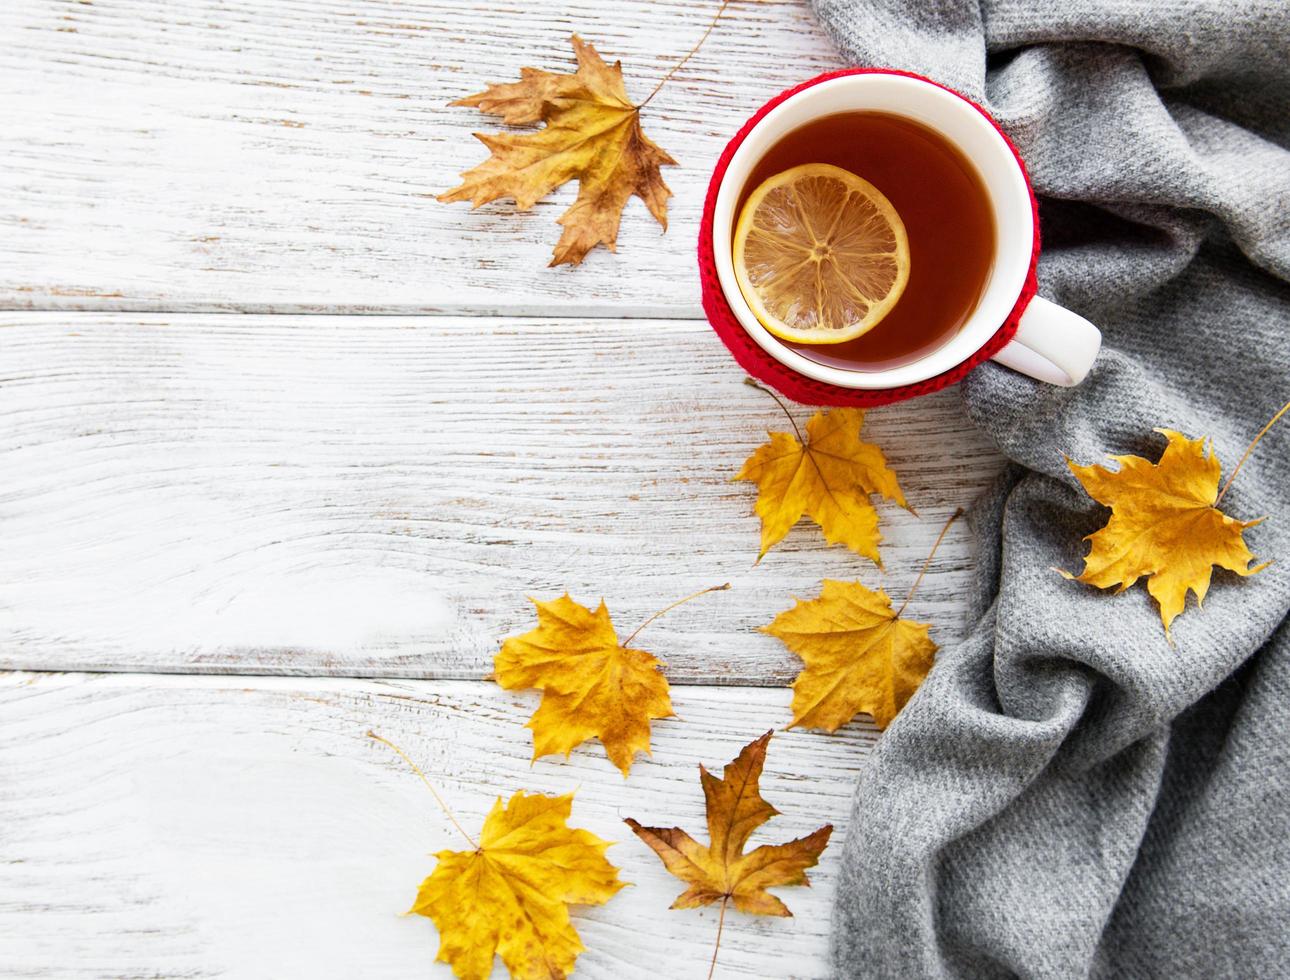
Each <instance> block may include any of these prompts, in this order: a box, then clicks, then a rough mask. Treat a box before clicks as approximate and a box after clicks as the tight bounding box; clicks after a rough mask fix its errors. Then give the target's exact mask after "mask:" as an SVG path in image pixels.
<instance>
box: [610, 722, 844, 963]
mask: <svg viewBox="0 0 1290 980" xmlns="http://www.w3.org/2000/svg"><path fill="white" fill-rule="evenodd" d="M771 735H772V733H771V732H767V733H766V734H765V735H763V736H762V737H761V738H759V739H757V740H756V741H754V742H752V743H750V744H749V745H746V746H744V748H743V749H742V750H741V751H740V752H739V757H738V758H737V759H735V761H734V762H732V763H730V764H729V765H728V766H726V768H725V772H724V774H723V775H722V777H721V778H720V779H718V778H717V777H716V776H713V775H712V774H711V773H710V772H708V770H707V769H705V768H704V767H703V766H699V779H700V781H701V782H702V783H703V796H704V800H705V802H706V804H707V817H708V840H709V843H708V844H707V845H703V844H700V843H699V842H698V841H696V840H695V839H694V838H693V837H691V836H690V835H689V834H687V833H686V832H685V831H684V830H682V829H681V828H679V827H642V826H641V825H640V824H639V823H638V822H636V821H635V820H633V819H631V818H630V817H629V818H627V821H626V822H627V826H629V827H631V828H632V831H633V832H634V833H635V834H636V836H637V837H639V838H640V839H641V840H643V841H644V842H645V843H646V844H648V845H649V846H650V847H651V848H653V850H654V853H655V854H657V855H658V856H659V857H660V858H661V859H662V861H663V865H664V867H666V868H667V870H668V871H670V872H671V873H672V874H674V875H675V876H676V877H677V878H680V879H681V880H682V881H683V882H685V883H686V884H687V885H689V887H688V888H687V889H686V890H685V891H684V892H682V893H681V895H680V897H679V898H677V900H676V901H675V902H673V903H672V908H674V909H692V908H698V907H700V906H703V905H712V904H713V903H715V902H720V903H721V913H722V920H723V921H724V916H725V910H726V905H727V904H728V903H733V904H734V907H735V908H736V909H738V910H739V911H740V912H751V913H753V914H754V915H779V916H790V915H792V914H793V913H792V912H790V911H789V910H788V906H786V905H785V904H784V903H783V902H782V901H780V900H779V899H778V898H776V897H775V896H774V895H772V894H770V892H768V891H767V890H766V889H767V888H775V887H778V886H781V885H806V884H809V882H808V881H807V878H806V869H807V868H812V867H814V866H815V863H816V862H817V861H818V860H819V857H820V852H821V851H823V850H824V848H825V847H826V846H827V845H828V843H829V835H830V834H831V833H833V827H832V825H831V824H825V825H824V826H823V827H821V828H820V829H819V830H817V831H815V832H814V833H812V834H808V835H807V836H806V837H801V838H798V839H797V840H794V841H790V842H789V843H787V844H762V845H761V846H760V847H755V848H753V849H752V850H751V851H749V852H747V853H746V854H745V853H744V847H745V845H747V843H748V838H749V837H750V836H751V835H752V833H753V831H755V830H756V829H757V828H758V827H760V826H761V825H762V824H764V823H765V822H766V821H767V820H769V819H770V818H771V817H773V816H775V815H776V814H777V813H778V812H779V811H778V810H776V809H775V808H774V807H773V806H771V805H770V804H769V803H767V802H766V801H765V800H764V799H762V795H761V789H760V787H759V785H758V783H759V781H760V780H761V771H762V766H763V765H764V764H765V762H766V746H767V744H768V743H769V742H770V738H771ZM720 941H721V937H720V928H718V933H717V942H718V944H719V943H720Z"/></svg>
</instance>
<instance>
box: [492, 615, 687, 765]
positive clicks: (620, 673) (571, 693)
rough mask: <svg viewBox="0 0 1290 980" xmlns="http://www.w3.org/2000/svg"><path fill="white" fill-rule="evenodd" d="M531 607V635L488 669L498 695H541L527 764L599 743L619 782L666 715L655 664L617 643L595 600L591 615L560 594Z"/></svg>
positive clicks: (513, 641)
mask: <svg viewBox="0 0 1290 980" xmlns="http://www.w3.org/2000/svg"><path fill="white" fill-rule="evenodd" d="M533 604H534V605H535V606H536V607H537V616H538V625H537V628H536V629H533V630H530V631H529V632H527V633H525V634H523V635H522V636H512V637H510V638H509V639H507V640H506V641H505V642H503V643H502V648H501V650H500V651H498V654H497V657H496V659H495V660H494V665H493V666H494V676H495V677H496V678H497V683H499V684H501V685H502V687H504V688H507V689H508V690H510V689H515V688H528V687H534V688H538V689H540V690H541V691H542V702H541V704H539V705H538V709H537V711H536V712H535V713H534V715H533V717H532V718H531V719H529V723H528V727H529V728H531V729H532V730H533V758H535V759H536V758H538V757H540V756H544V755H552V754H557V753H559V754H563V755H566V756H567V755H568V754H569V753H570V752H571V751H572V750H573V749H574V747H575V746H578V745H581V744H582V743H583V742H585V741H587V740H588V739H591V738H599V739H600V741H601V742H602V743H603V744H604V746H605V754H606V755H608V756H609V760H610V761H611V762H612V763H613V764H614V765H616V766H617V767H618V768H619V769H621V770H622V773H623V775H624V776H626V775H627V773H628V772H629V771H630V769H631V765H632V759H633V758H634V757H635V755H636V753H637V751H643V752H645V753H647V754H648V753H649V736H650V721H651V720H652V719H655V718H668V717H670V716H671V715H672V699H671V697H670V695H669V694H668V684H667V678H666V677H664V676H663V674H662V673H661V672H660V671H659V667H660V666H662V662H661V661H660V660H658V659H657V658H655V657H653V656H651V655H650V654H648V653H646V652H645V651H644V650H637V649H636V648H634V647H628V646H626V645H624V644H620V643H619V642H618V634H617V633H616V632H615V631H614V624H613V623H612V622H611V621H610V619H609V610H608V609H606V608H605V603H604V602H603V600H602V601H601V603H600V607H599V608H598V609H597V610H596V611H595V612H592V611H591V610H590V609H588V608H587V607H586V606H583V605H580V604H579V603H577V602H574V601H573V599H571V598H570V597H569V596H568V595H567V594H566V595H564V596H561V597H560V598H559V599H556V600H554V601H552V602H541V601H539V600H536V599H534V600H533ZM638 632H639V631H638ZM628 642H630V638H629V640H628Z"/></svg>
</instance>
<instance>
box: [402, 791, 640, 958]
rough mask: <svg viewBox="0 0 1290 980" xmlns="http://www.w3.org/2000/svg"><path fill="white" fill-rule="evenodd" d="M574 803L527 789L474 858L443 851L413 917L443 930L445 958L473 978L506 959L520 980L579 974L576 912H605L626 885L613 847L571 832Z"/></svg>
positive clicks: (487, 832) (496, 820) (497, 815)
mask: <svg viewBox="0 0 1290 980" xmlns="http://www.w3.org/2000/svg"><path fill="white" fill-rule="evenodd" d="M572 804H573V796H572V795H567V796H555V797H552V796H542V795H540V794H534V793H525V792H524V791H523V790H521V791H520V792H518V793H516V794H515V795H514V796H512V797H511V799H510V802H508V803H507V804H506V805H505V807H503V806H502V801H501V798H500V797H499V798H498V800H497V801H496V802H495V803H494V804H493V808H492V810H491V811H490V812H489V814H488V817H487V819H486V820H485V821H484V830H483V833H481V834H480V835H479V844H478V846H477V847H475V848H474V849H472V850H469V851H439V852H438V853H437V854H435V858H436V859H437V860H438V864H436V865H435V869H434V871H433V872H432V873H431V875H430V877H429V878H427V879H426V880H425V881H424V882H422V884H421V888H420V890H419V891H418V892H417V898H416V903H415V904H414V905H413V906H412V909H411V911H412V912H413V913H415V914H417V915H424V916H426V917H427V918H430V919H433V920H434V924H435V926H436V927H437V928H438V930H439V954H438V956H437V959H440V960H443V961H444V962H445V963H450V964H451V965H452V969H453V972H454V973H456V975H457V976H459V977H462V978H463V980H476V978H478V980H483V978H485V977H487V976H489V975H490V974H491V973H492V972H493V957H494V955H497V956H500V957H501V958H502V962H503V963H505V964H506V968H507V969H508V970H509V971H510V973H511V976H512V977H515V978H517V980H528V978H533V980H538V978H541V980H550V978H553V977H564V976H567V975H568V974H569V972H570V971H572V970H573V963H574V960H576V959H577V958H578V954H579V953H581V952H582V951H583V950H584V949H585V948H586V947H584V946H583V945H582V941H581V940H580V939H579V938H578V933H577V931H576V930H575V929H574V928H573V923H572V922H571V921H570V920H569V906H570V905H603V904H604V903H605V902H607V901H609V899H610V898H612V897H613V896H614V894H615V893H616V892H617V891H618V890H619V889H620V888H622V887H623V885H624V884H625V882H623V881H620V880H619V878H618V869H617V868H615V867H614V866H613V865H612V864H610V863H609V861H608V860H607V859H606V858H605V850H606V848H608V847H609V842H608V841H604V840H601V839H600V838H599V837H597V836H596V835H595V834H593V833H591V832H590V831H586V830H578V829H575V828H573V827H570V826H568V824H567V823H566V821H567V820H568V819H569V813H570V808H571V806H572Z"/></svg>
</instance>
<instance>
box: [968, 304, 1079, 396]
mask: <svg viewBox="0 0 1290 980" xmlns="http://www.w3.org/2000/svg"><path fill="white" fill-rule="evenodd" d="M1101 346H1102V332H1101V331H1100V330H1098V329H1097V327H1095V326H1093V324H1091V323H1089V322H1088V321H1087V320H1085V319H1084V318H1083V317H1082V316H1080V315H1079V314H1078V313H1072V312H1071V311H1070V310H1068V309H1066V308H1065V307H1061V306H1058V305H1057V304H1056V303H1050V302H1048V300H1046V299H1044V298H1042V297H1040V296H1036V297H1035V298H1034V299H1032V300H1031V301H1030V305H1029V306H1027V307H1026V310H1025V312H1024V313H1022V314H1021V323H1020V324H1018V326H1017V334H1016V336H1015V337H1013V338H1012V342H1011V343H1009V344H1008V346H1006V347H1005V348H1004V349H1003V350H1001V351H999V353H997V354H995V355H994V357H993V358H991V360H993V361H997V362H998V363H999V364H1002V365H1004V366H1005V367H1010V368H1012V370H1014V371H1019V372H1021V373H1022V374H1025V375H1029V376H1030V377H1032V378H1035V379H1036V380H1039V381H1047V382H1048V383H1049V384H1054V385H1060V386H1061V387H1063V388H1070V387H1073V386H1075V385H1077V384H1079V383H1080V382H1081V381H1083V380H1084V376H1085V375H1087V374H1088V372H1089V368H1091V367H1092V366H1093V361H1094V360H1095V359H1096V358H1097V352H1098V350H1099V348H1101Z"/></svg>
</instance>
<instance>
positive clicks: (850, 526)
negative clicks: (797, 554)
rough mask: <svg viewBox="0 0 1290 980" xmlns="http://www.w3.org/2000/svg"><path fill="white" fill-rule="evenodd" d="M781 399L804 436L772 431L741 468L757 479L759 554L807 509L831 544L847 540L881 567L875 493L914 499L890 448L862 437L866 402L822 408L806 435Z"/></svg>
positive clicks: (741, 477)
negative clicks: (892, 460)
mask: <svg viewBox="0 0 1290 980" xmlns="http://www.w3.org/2000/svg"><path fill="white" fill-rule="evenodd" d="M754 387H760V385H755V386H754ZM763 390H764V389H763ZM776 401H778V398H776ZM780 407H781V408H784V413H785V414H786V415H788V418H789V421H790V422H792V423H793V431H794V432H795V433H796V437H794V435H790V434H789V433H787V432H771V433H769V436H770V439H769V441H768V442H766V443H764V444H763V445H761V446H759V447H758V448H757V450H756V452H754V453H753V454H752V455H751V456H749V457H748V460H747V461H746V462H745V463H744V465H743V469H741V470H740V471H739V473H738V475H737V476H735V479H736V480H747V481H749V482H752V483H756V484H757V505H756V511H757V516H758V517H760V518H761V551H760V552H759V554H758V555H757V560H758V561H761V560H762V558H764V557H765V555H766V552H767V551H769V550H770V549H771V548H772V547H773V546H774V545H775V544H777V543H778V542H779V541H781V540H783V538H784V535H786V534H788V531H789V528H791V527H792V526H793V525H794V524H796V523H797V522H798V521H799V520H800V519H801V518H802V516H803V515H805V516H808V517H810V518H811V520H813V521H815V523H816V524H818V525H819V526H820V530H821V531H823V532H824V538H825V540H826V541H828V543H829V544H844V545H846V546H847V547H848V548H850V549H851V550H852V551H854V552H856V553H858V554H861V555H864V556H865V557H866V558H870V559H872V560H873V561H874V562H875V563H877V565H878V566H879V567H881V566H882V559H881V557H880V556H879V554H878V542H879V541H880V540H881V539H882V535H881V534H880V533H879V532H878V512H877V510H875V509H874V506H873V503H872V502H871V501H870V499H869V495H870V494H875V493H876V494H880V495H881V496H883V497H885V498H886V499H887V500H891V501H894V502H895V503H897V504H899V505H900V506H902V507H905V508H906V509H909V504H908V503H906V502H905V495H904V493H903V492H902V491H901V489H900V484H899V483H898V482H897V480H896V474H895V473H894V472H893V471H892V469H891V468H890V467H889V466H888V465H887V460H886V457H884V456H883V453H882V450H881V449H879V448H878V447H877V446H875V445H874V444H873V443H871V442H865V441H864V440H863V439H861V438H860V429H861V427H862V426H863V425H864V412H863V411H862V410H860V409H858V408H835V409H832V410H830V411H827V412H816V413H815V415H813V416H812V417H811V420H810V421H809V422H807V423H806V438H805V439H803V438H802V432H801V430H800V429H798V427H797V422H796V421H795V420H794V419H793V417H792V415H790V414H789V413H788V409H787V408H785V407H784V405H783V403H782V402H781V404H780Z"/></svg>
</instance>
